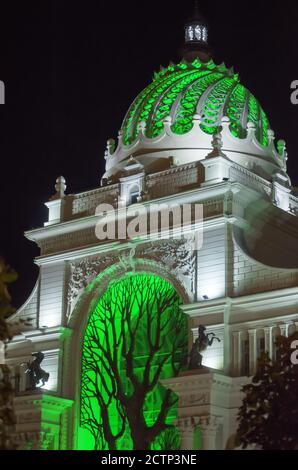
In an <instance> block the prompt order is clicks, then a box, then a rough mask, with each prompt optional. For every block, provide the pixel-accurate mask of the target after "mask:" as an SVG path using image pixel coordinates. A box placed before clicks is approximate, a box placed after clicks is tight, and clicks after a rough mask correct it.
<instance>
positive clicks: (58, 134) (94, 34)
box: [0, 0, 298, 307]
mask: <svg viewBox="0 0 298 470" xmlns="http://www.w3.org/2000/svg"><path fill="white" fill-rule="evenodd" d="M200 5H201V11H202V13H203V14H204V16H205V17H206V18H207V19H208V22H209V27H210V28H209V38H210V40H209V42H210V44H211V46H212V47H213V49H214V59H215V61H216V62H222V61H224V62H225V63H226V64H227V65H228V66H232V65H233V66H234V67H235V70H236V71H237V72H239V74H240V77H241V81H242V83H243V84H244V85H245V86H246V87H247V88H248V89H249V90H250V91H252V92H253V93H254V94H255V96H256V97H257V98H258V99H259V101H260V102H261V104H262V106H263V107H264V109H265V111H266V112H267V115H268V117H269V120H270V122H271V127H272V128H273V129H274V130H275V132H276V135H277V138H284V139H285V140H286V142H287V145H288V152H289V174H290V176H291V178H292V182H293V184H294V185H297V186H298V163H297V161H298V150H297V144H298V126H297V123H298V106H294V105H292V104H291V101H290V94H291V91H290V85H291V82H292V81H293V80H298V2H296V1H293V0H284V1H283V2H281V1H272V0H271V1H264V0H259V1H254V0H249V1H248V0H244V1H241V2H240V1H210V0H208V1H207V0H205V1H202V2H200ZM192 9H193V2H192V1H190V0H188V1H186V0H184V1H181V2H174V1H169V0H159V1H156V0H151V1H148V2H146V1H131V0H127V1H126V2H125V1H122V2H119V1H117V2H116V1H114V2H113V1H102V0H97V1H95V0H85V1H74V0H68V1H66V0H52V1H48V0H42V1H32V0H29V1H13V0H11V1H9V2H5V4H4V2H1V3H0V80H2V81H4V83H5V85H6V104H5V105H2V106H0V156H1V173H0V174H1V185H0V188H1V230H0V237H1V240H0V255H2V256H3V257H4V258H5V259H6V261H7V263H9V264H10V265H11V266H13V267H14V268H15V269H16V270H17V272H18V273H19V280H18V282H16V283H15V285H14V286H13V288H12V289H11V292H12V295H13V303H14V305H15V306H16V307H19V306H20V305H21V304H22V303H23V302H24V301H25V300H26V298H27V296H28V294H29V293H30V292H31V290H32V288H33V286H34V283H35V280H36V278H37V275H38V269H37V267H36V266H34V264H33V258H34V257H35V256H37V255H38V248H37V247H35V246H34V245H33V243H32V242H30V241H28V240H26V239H25V238H24V237H23V232H24V231H25V230H27V229H31V228H35V227H39V226H41V225H42V224H43V222H44V221H45V220H46V216H47V211H46V208H45V207H44V205H43V203H44V202H45V201H47V200H48V199H49V197H50V196H51V195H52V194H53V193H54V184H55V179H56V177H57V176H58V175H60V174H63V176H64V177H65V178H66V181H67V191H68V192H70V193H74V192H79V191H84V190H87V189H92V188H93V187H97V186H98V185H99V181H100V177H101V174H102V173H103V170H104V158H103V156H104V150H105V146H106V140H107V138H109V137H116V136H117V132H118V129H119V128H120V127H121V122H122V119H123V118H124V115H125V113H126V111H127V109H128V107H129V105H130V104H131V102H132V100H133V99H134V98H135V97H136V95H137V94H138V93H139V92H140V91H141V90H142V89H143V88H144V87H145V86H147V85H148V84H149V83H150V81H151V78H152V75H153V72H154V71H155V70H158V69H159V66H160V65H165V66H166V65H168V63H169V61H170V60H173V61H175V60H177V59H178V54H177V51H178V49H179V47H180V46H181V45H182V44H183V37H184V33H183V26H184V23H185V22H186V21H187V20H188V19H189V16H190V14H191V12H192ZM295 144H296V146H295Z"/></svg>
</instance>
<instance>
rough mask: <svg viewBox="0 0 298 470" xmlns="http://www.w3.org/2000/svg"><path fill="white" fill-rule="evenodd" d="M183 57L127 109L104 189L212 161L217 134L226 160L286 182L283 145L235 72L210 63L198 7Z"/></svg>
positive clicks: (205, 29) (108, 154)
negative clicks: (132, 175) (138, 174)
mask: <svg viewBox="0 0 298 470" xmlns="http://www.w3.org/2000/svg"><path fill="white" fill-rule="evenodd" d="M184 33H185V36H184V41H185V43H184V48H183V50H182V56H183V59H182V61H181V62H180V63H178V64H173V63H171V64H170V65H169V66H168V67H166V68H161V69H160V71H159V72H157V73H155V74H154V77H153V81H152V83H151V84H150V85H149V86H147V87H146V88H145V89H144V90H143V91H142V92H141V93H140V94H139V95H138V96H137V98H136V99H135V100H134V101H133V103H132V105H131V106H130V108H129V110H128V112H127V114H126V116H125V118H124V121H123V124H122V127H121V129H120V131H119V135H118V143H117V144H116V142H115V141H114V140H113V139H109V141H108V146H107V150H106V153H105V159H106V171H105V174H104V176H103V178H102V184H110V183H114V182H117V181H119V178H121V177H122V176H123V174H126V173H127V172H131V171H143V172H145V173H146V174H150V173H157V172H159V171H162V170H165V169H167V168H170V167H172V166H173V165H174V166H179V165H184V164H189V163H193V162H198V161H204V160H205V159H206V158H207V157H208V155H210V154H211V155H213V153H212V152H213V151H214V144H213V143H212V142H215V140H216V139H217V140H218V137H217V138H216V139H215V140H213V137H214V135H216V134H217V133H220V134H221V135H220V138H219V140H220V142H221V143H220V145H221V149H222V152H223V153H224V155H225V157H226V158H227V159H229V160H231V161H232V162H234V163H236V164H239V165H241V166H243V167H245V168H246V169H248V170H250V171H252V172H253V173H255V174H257V175H259V176H261V177H263V178H265V179H267V180H269V181H271V180H272V178H273V177H274V175H276V174H277V173H279V172H280V171H281V172H282V173H283V177H284V178H285V179H287V178H288V177H287V175H286V174H285V172H286V161H287V153H286V147H285V142H284V141H279V142H277V148H276V146H275V142H274V141H275V136H274V132H273V130H272V129H271V128H270V124H269V120H268V118H267V116H266V114H265V112H264V110H263V109H262V107H261V105H260V103H259V102H258V100H257V99H256V98H255V97H254V95H253V94H252V93H251V92H250V91H249V90H248V89H247V88H246V87H244V86H243V85H242V84H241V83H240V80H239V76H238V74H235V72H234V70H233V68H227V67H226V66H225V64H219V65H218V64H215V62H214V61H213V60H212V59H211V51H210V49H209V45H208V25H207V23H206V21H205V20H204V18H203V17H202V16H201V15H200V14H199V12H198V9H197V7H196V9H195V13H194V15H193V18H192V19H191V20H190V21H189V22H188V23H187V24H186V25H185V27H184Z"/></svg>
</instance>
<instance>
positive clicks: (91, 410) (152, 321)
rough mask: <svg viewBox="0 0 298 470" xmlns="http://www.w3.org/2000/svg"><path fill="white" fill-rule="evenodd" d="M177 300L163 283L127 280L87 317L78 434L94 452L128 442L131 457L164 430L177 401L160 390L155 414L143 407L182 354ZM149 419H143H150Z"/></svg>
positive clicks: (184, 344) (147, 279) (141, 276)
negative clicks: (87, 435) (88, 437)
mask: <svg viewBox="0 0 298 470" xmlns="http://www.w3.org/2000/svg"><path fill="white" fill-rule="evenodd" d="M185 321H186V320H185V316H184V315H183V314H182V312H181V310H180V299H179V296H178V295H177V293H176V292H175V290H174V288H173V287H172V286H171V285H170V284H169V283H168V282H167V281H165V280H163V279H161V278H159V277H157V276H153V275H148V274H145V273H144V274H129V275H126V276H125V277H124V278H123V279H121V280H120V281H115V282H114V283H112V284H111V285H110V286H109V288H108V289H107V291H106V292H105V293H104V294H103V296H102V297H101V299H100V300H99V302H98V303H97V304H96V306H95V308H94V309H93V312H92V313H91V316H90V319H89V322H88V325H87V328H86V333H85V337H84V344H83V359H82V390H81V396H82V398H81V426H82V427H84V428H85V429H88V430H89V431H90V432H91V434H92V435H93V437H94V441H95V448H105V447H108V448H109V449H115V448H117V446H118V447H119V443H120V440H121V438H122V437H123V436H127V434H129V436H130V439H131V442H132V447H133V448H134V449H149V448H150V445H151V444H152V443H153V442H154V441H155V440H156V438H157V437H158V436H160V435H161V434H162V433H163V432H164V431H165V430H167V429H168V428H169V427H170V424H169V423H168V416H169V412H170V410H171V409H172V407H173V405H174V404H175V403H176V400H177V398H176V396H175V395H174V394H173V393H172V392H171V391H170V390H165V389H163V390H162V391H161V392H160V394H161V398H160V400H159V410H158V412H157V413H156V414H155V415H154V416H153V414H152V413H151V414H150V413H148V409H149V408H150V405H149V403H150V400H151V401H152V400H153V401H154V394H155V393H156V390H157V388H158V387H160V388H161V386H160V383H159V382H160V379H161V378H162V377H165V375H164V374H165V370H166V369H167V370H168V372H169V371H170V375H172V376H173V375H176V374H177V373H178V372H179V370H180V367H181V363H182V355H183V353H185V352H186V348H187V333H186V331H187V330H186V323H185ZM149 415H150V416H149Z"/></svg>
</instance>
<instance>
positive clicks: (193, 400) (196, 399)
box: [179, 393, 209, 407]
mask: <svg viewBox="0 0 298 470" xmlns="http://www.w3.org/2000/svg"><path fill="white" fill-rule="evenodd" d="M208 403H209V394H208V393H193V394H191V395H181V396H180V398H179V407H188V406H196V405H206V404H208Z"/></svg>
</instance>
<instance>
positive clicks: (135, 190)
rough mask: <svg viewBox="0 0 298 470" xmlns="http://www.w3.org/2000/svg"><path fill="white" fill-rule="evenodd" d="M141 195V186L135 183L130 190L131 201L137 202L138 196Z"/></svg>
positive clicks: (132, 202)
mask: <svg viewBox="0 0 298 470" xmlns="http://www.w3.org/2000/svg"><path fill="white" fill-rule="evenodd" d="M139 196H140V188H139V186H137V185H134V186H133V187H132V188H130V190H129V203H130V204H136V203H137V202H138V197H139Z"/></svg>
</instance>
